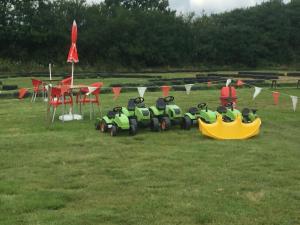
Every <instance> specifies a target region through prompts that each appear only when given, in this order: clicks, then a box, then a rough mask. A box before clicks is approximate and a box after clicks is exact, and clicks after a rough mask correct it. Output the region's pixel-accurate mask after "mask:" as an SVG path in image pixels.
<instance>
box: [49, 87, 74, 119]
mask: <svg viewBox="0 0 300 225" xmlns="http://www.w3.org/2000/svg"><path fill="white" fill-rule="evenodd" d="M68 92H69V87H68V86H59V87H52V88H51V91H50V100H49V106H50V107H52V108H53V115H52V123H53V122H54V118H55V114H56V109H57V107H58V106H60V105H64V108H63V115H64V114H65V108H66V105H70V106H73V99H72V96H70V95H69V94H68ZM67 97H69V98H67ZM49 109H50V108H49ZM63 119H64V118H63ZM63 121H64V120H63Z"/></svg>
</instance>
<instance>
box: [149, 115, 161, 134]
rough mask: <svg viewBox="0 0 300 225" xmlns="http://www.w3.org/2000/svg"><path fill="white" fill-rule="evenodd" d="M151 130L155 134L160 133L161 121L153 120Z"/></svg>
mask: <svg viewBox="0 0 300 225" xmlns="http://www.w3.org/2000/svg"><path fill="white" fill-rule="evenodd" d="M150 128H151V130H152V131H155V132H158V131H159V121H158V119H157V118H155V117H154V118H152V119H151V124H150Z"/></svg>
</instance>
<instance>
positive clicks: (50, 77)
mask: <svg viewBox="0 0 300 225" xmlns="http://www.w3.org/2000/svg"><path fill="white" fill-rule="evenodd" d="M49 75H50V80H52V74H51V63H49Z"/></svg>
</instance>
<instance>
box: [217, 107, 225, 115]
mask: <svg viewBox="0 0 300 225" xmlns="http://www.w3.org/2000/svg"><path fill="white" fill-rule="evenodd" d="M217 112H218V113H220V114H222V113H226V112H227V108H226V107H225V106H219V107H218V108H217Z"/></svg>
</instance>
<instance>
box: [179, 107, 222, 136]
mask: <svg viewBox="0 0 300 225" xmlns="http://www.w3.org/2000/svg"><path fill="white" fill-rule="evenodd" d="M198 119H201V120H202V121H204V122H205V123H214V122H216V119H217V113H216V112H214V111H211V110H209V109H208V108H207V104H206V103H200V104H198V106H197V107H191V108H190V109H189V111H188V112H187V113H185V114H184V117H183V119H182V124H181V128H182V129H185V130H189V129H190V128H191V127H192V126H194V125H196V124H198Z"/></svg>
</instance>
